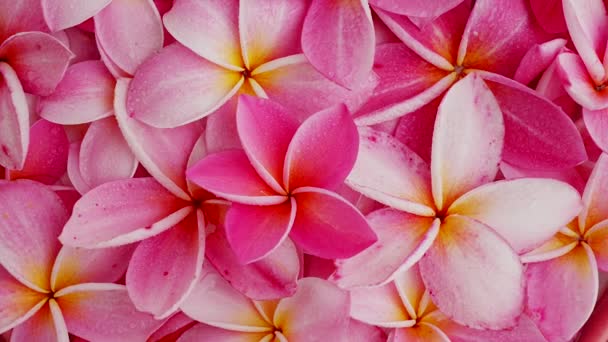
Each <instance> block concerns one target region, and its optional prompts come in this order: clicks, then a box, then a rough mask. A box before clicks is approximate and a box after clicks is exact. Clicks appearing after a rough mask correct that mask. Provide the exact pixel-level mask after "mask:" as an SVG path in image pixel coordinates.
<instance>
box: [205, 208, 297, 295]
mask: <svg viewBox="0 0 608 342" xmlns="http://www.w3.org/2000/svg"><path fill="white" fill-rule="evenodd" d="M207 219H209V218H208V217H207ZM208 225H209V223H208ZM214 226H215V227H214ZM209 227H210V228H209V229H208V230H211V229H213V228H212V227H214V228H215V231H214V232H213V233H211V234H209V235H207V239H206V248H205V256H206V257H207V260H208V261H209V262H210V263H211V264H213V266H214V267H215V268H216V270H217V271H218V272H219V273H220V274H221V275H222V277H224V279H226V280H228V281H229V282H230V284H231V285H232V286H233V287H234V288H235V289H237V290H238V291H239V292H241V293H243V294H244V295H246V296H247V297H249V298H252V299H256V300H267V299H275V298H282V297H288V296H291V295H293V293H294V292H295V289H296V281H297V278H298V275H299V273H300V259H299V257H298V252H297V250H296V247H295V245H294V244H293V242H291V240H289V239H285V241H283V243H282V244H280V245H279V246H278V247H276V248H275V249H274V250H273V251H272V252H271V253H270V254H268V255H267V256H266V257H265V258H264V259H262V260H259V261H256V262H253V263H251V264H248V265H243V264H242V263H241V262H240V261H239V259H238V258H237V256H236V255H235V253H234V252H233V250H232V248H231V247H230V245H229V243H228V239H227V238H226V232H225V231H224V228H223V227H222V226H221V225H219V223H215V224H214V223H212V224H211V225H210V226H209Z"/></svg>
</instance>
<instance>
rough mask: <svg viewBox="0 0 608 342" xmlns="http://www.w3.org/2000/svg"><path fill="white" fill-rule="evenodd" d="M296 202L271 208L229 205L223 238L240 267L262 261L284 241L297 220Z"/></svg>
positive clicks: (288, 202) (292, 200)
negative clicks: (224, 237)
mask: <svg viewBox="0 0 608 342" xmlns="http://www.w3.org/2000/svg"><path fill="white" fill-rule="evenodd" d="M296 208H297V206H296V200H295V199H294V198H291V201H285V202H284V203H281V204H277V205H270V206H253V205H242V204H238V203H234V204H232V206H231V207H230V209H229V210H228V213H227V214H226V237H227V238H228V242H230V246H231V247H232V250H233V251H234V253H235V255H236V257H237V258H238V259H239V261H240V262H241V263H243V264H248V263H251V262H254V261H258V260H260V259H262V258H264V257H265V256H266V255H268V254H269V253H271V252H273V251H274V250H275V249H276V248H277V247H278V246H279V245H280V244H281V243H283V241H285V239H286V238H287V235H288V234H289V231H290V230H291V227H292V226H293V223H294V220H295V216H296Z"/></svg>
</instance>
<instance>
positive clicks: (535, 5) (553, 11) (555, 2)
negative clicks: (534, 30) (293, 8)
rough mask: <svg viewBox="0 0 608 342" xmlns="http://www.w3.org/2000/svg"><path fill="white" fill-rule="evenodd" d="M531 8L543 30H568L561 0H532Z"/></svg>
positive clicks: (559, 31) (554, 31) (550, 31)
mask: <svg viewBox="0 0 608 342" xmlns="http://www.w3.org/2000/svg"><path fill="white" fill-rule="evenodd" d="M530 9H531V10H532V13H533V14H534V17H536V21H537V22H538V24H539V25H540V26H541V27H542V28H543V30H545V31H547V32H549V33H562V32H566V31H567V30H568V27H566V20H565V19H564V9H563V6H562V1H561V0H549V1H547V0H530Z"/></svg>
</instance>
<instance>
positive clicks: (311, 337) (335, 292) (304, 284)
mask: <svg viewBox="0 0 608 342" xmlns="http://www.w3.org/2000/svg"><path fill="white" fill-rule="evenodd" d="M348 309H349V298H348V293H347V292H345V291H342V290H340V289H338V288H337V287H336V286H335V285H333V284H331V283H330V282H328V281H325V280H322V279H317V278H304V279H301V280H300V281H299V283H298V290H297V291H296V293H295V295H293V296H292V297H289V298H284V299H283V300H281V301H280V302H279V305H278V306H277V308H276V311H275V313H274V319H273V321H274V324H275V326H276V327H278V328H280V329H281V331H282V333H283V335H285V337H286V338H287V339H289V340H290V341H323V340H327V341H341V340H343V338H345V337H346V334H347V328H348V325H349V321H350V319H349V317H348Z"/></svg>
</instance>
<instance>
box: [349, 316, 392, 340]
mask: <svg viewBox="0 0 608 342" xmlns="http://www.w3.org/2000/svg"><path fill="white" fill-rule="evenodd" d="M348 341H351V342H385V341H386V334H385V333H384V331H383V330H382V329H380V328H378V327H375V326H372V325H368V324H365V323H362V322H359V321H357V320H354V319H351V320H350V324H349V325H348Z"/></svg>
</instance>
